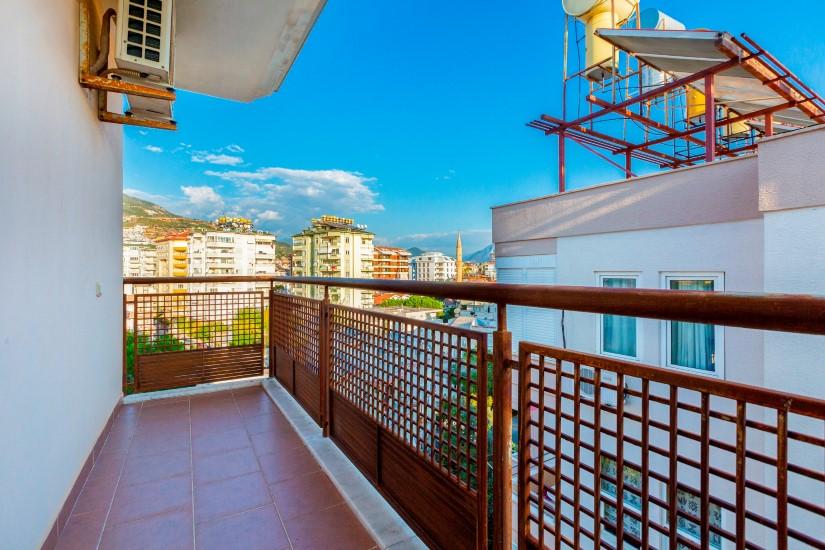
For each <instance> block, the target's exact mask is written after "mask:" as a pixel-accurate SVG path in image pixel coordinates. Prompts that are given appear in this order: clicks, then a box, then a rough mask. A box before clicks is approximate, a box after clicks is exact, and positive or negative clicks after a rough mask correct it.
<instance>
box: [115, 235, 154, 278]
mask: <svg viewBox="0 0 825 550" xmlns="http://www.w3.org/2000/svg"><path fill="white" fill-rule="evenodd" d="M156 249H157V247H156V246H155V244H154V243H152V242H147V241H126V240H124V241H123V276H124V277H154V276H155V275H157V272H158V256H157V250H156Z"/></svg>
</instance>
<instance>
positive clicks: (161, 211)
mask: <svg viewBox="0 0 825 550" xmlns="http://www.w3.org/2000/svg"><path fill="white" fill-rule="evenodd" d="M137 226H140V227H142V228H143V234H144V235H145V236H146V237H147V238H149V239H152V240H154V239H157V238H158V237H163V236H165V235H168V234H170V233H179V232H181V231H214V230H215V229H216V227H215V224H214V223H212V222H207V221H203V220H195V219H192V218H187V217H184V216H180V215H178V214H174V213H172V212H169V211H168V210H166V209H165V208H163V207H162V206H158V205H157V204H155V203H152V202H149V201H145V200H141V199H138V198H135V197H132V196H130V195H126V194H125V193H124V195H123V229H124V230H128V229H132V228H135V227H137Z"/></svg>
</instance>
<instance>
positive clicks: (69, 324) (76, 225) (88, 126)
mask: <svg viewBox="0 0 825 550" xmlns="http://www.w3.org/2000/svg"><path fill="white" fill-rule="evenodd" d="M13 12H14V13H13V19H9V20H7V21H6V24H4V25H3V32H2V33H0V50H2V51H3V52H5V54H6V55H4V56H3V58H2V61H0V72H2V74H3V82H4V85H3V87H2V89H0V128H1V129H2V130H0V217H1V218H2V220H3V226H4V227H5V228H6V232H5V236H4V238H3V239H2V240H0V263H2V269H0V283H1V284H0V289H2V296H1V297H0V441H2V442H3V444H2V451H0V487H2V491H0V541H2V542H0V546H3V547H4V548H21V549H22V548H27V549H28V548H39V547H40V545H41V544H42V543H43V541H44V539H45V537H46V536H47V534H48V532H49V529H50V528H51V526H52V523H53V522H54V520H55V519H56V517H57V514H58V512H59V510H60V508H61V506H62V504H63V502H64V500H65V498H66V497H67V495H68V493H69V490H70V488H71V486H72V484H73V483H74V481H75V478H76V476H77V475H78V473H79V472H80V469H81V467H82V465H83V463H84V461H85V459H86V458H87V456H88V455H89V452H90V451H91V450H92V446H93V444H94V442H95V440H96V439H97V437H98V435H99V434H100V432H101V430H102V429H103V427H104V425H105V423H106V420H107V418H108V417H109V415H110V413H111V412H112V410H113V408H114V407H115V405H116V403H117V401H118V399H119V398H120V395H121V389H120V380H121V346H122V332H121V324H122V322H121V316H122V313H121V303H122V298H121V252H122V250H121V225H122V221H121V215H122V214H121V193H122V130H121V128H119V127H116V126H113V125H105V124H102V123H99V122H98V121H97V118H96V109H95V103H94V97H95V96H94V95H93V94H92V93H90V92H87V91H85V90H83V89H82V88H80V86H79V85H78V83H77V66H78V61H77V57H78V2H77V0H30V1H27V2H17V3H15V9H14V10H13ZM98 284H99V285H100V290H101V291H102V294H101V296H99V297H97V296H96V285H98Z"/></svg>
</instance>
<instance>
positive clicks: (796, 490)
mask: <svg viewBox="0 0 825 550" xmlns="http://www.w3.org/2000/svg"><path fill="white" fill-rule="evenodd" d="M215 280H216V279H215V278H211V277H201V278H188V279H185V282H188V283H203V282H214V281H215ZM219 280H220V281H225V282H236V283H249V282H253V281H254V282H258V283H268V284H269V292H243V293H196V292H191V293H188V294H172V295H170V294H140V293H138V291H137V290H135V295H134V296H128V297H127V299H125V300H124V307H125V309H126V310H125V312H124V318H125V319H126V320H127V327H126V329H127V331H132V335H131V338H133V341H134V342H136V346H135V353H134V359H133V361H132V363H130V365H131V368H132V369H133V370H134V373H133V380H134V386H135V389H137V390H138V391H146V390H149V389H158V388H160V387H171V386H181V385H191V384H194V383H198V382H201V381H208V380H212V379H225V378H231V377H242V376H250V375H260V374H263V373H264V371H265V370H267V369H268V375H269V376H271V377H274V378H276V379H277V380H278V381H279V382H280V383H281V385H282V386H283V387H284V388H286V389H287V390H288V391H289V392H291V393H292V394H293V395H294V396H295V398H296V400H297V401H298V402H299V403H300V404H301V405H302V406H303V407H304V408H305V409H306V411H307V412H308V413H309V415H310V416H311V417H312V418H314V419H315V421H316V422H317V423H318V425H319V427H320V428H321V430H322V432H323V434H324V436H326V437H330V438H332V439H333V440H334V441H335V442H336V443H337V444H338V446H339V447H340V448H341V449H342V450H343V451H344V452H345V454H347V456H348V457H349V458H350V459H351V460H352V462H353V463H354V464H356V465H357V466H358V467H359V468H360V469H361V471H362V472H363V473H364V475H365V476H366V477H367V478H369V479H370V480H371V481H372V482H373V484H374V485H375V486H376V487H377V488H378V490H379V491H380V492H381V493H382V494H383V495H384V497H385V498H386V499H387V500H388V501H389V502H390V503H391V504H392V505H393V506H394V507H396V508H397V509H398V510H399V511H400V512H401V514H402V515H403V516H404V517H405V518H406V519H407V520H408V521H409V523H410V525H411V526H412V527H413V528H414V529H415V530H416V531H417V532H418V533H419V534H420V535H421V537H422V538H423V540H425V541H426V542H428V543H429V544H431V545H433V546H438V547H449V548H453V547H455V548H459V547H460V548H468V547H477V548H484V547H486V546H487V545H488V543H490V542H491V543H492V546H494V547H495V548H509V547H510V545H511V543H512V542H518V544H519V547H521V548H624V547H634V548H635V547H642V548H662V547H669V548H728V547H730V548H734V547H736V548H803V547H805V548H808V547H810V548H825V401H823V400H822V399H820V398H819V397H821V394H822V389H821V388H814V389H813V390H812V391H813V393H814V395H815V396H816V397H811V396H804V395H796V394H789V393H783V392H780V391H776V390H773V389H768V388H764V387H759V386H755V385H745V384H741V383H737V382H733V381H728V380H722V379H718V378H711V377H708V376H703V375H700V374H693V373H689V372H683V371H677V370H674V369H670V368H662V367H658V366H653V365H646V364H642V363H639V362H632V361H622V360H618V359H613V358H609V357H604V356H597V355H590V354H586V353H580V352H575V351H571V350H568V349H561V348H556V347H552V346H548V345H542V344H536V343H527V342H522V343H521V344H520V345H519V347H518V354H517V355H515V356H514V355H513V354H512V345H511V342H512V335H511V333H510V332H509V331H508V328H507V311H508V307H509V306H529V307H534V308H552V309H557V310H567V311H578V312H589V313H597V314H612V315H623V316H634V317H644V318H651V319H660V320H669V321H683V322H689V323H706V324H715V325H724V326H730V327H740V328H750V329H764V330H772V331H783V332H794V333H807V334H817V335H822V334H825V298H819V297H811V296H793V295H759V296H757V295H737V294H731V293H709V292H691V291H670V290H643V289H603V288H584V287H560V286H552V287H548V286H530V285H503V284H498V285H496V284H490V283H463V284H457V283H430V282H420V281H399V280H370V279H364V280H353V279H329V278H302V277H276V278H272V277H226V278H221V279H219ZM169 282H175V283H180V282H181V279H179V278H175V279H172V278H154V279H150V278H135V279H126V280H125V283H126V284H127V285H134V288H135V289H137V288H139V287H147V286H150V285H153V284H159V283H169ZM283 284H303V285H310V284H312V285H318V286H320V287H323V289H324V293H323V295H324V299H323V300H314V299H310V298H304V297H298V296H292V295H289V294H284V293H281V292H278V291H275V289H274V288H275V285H283ZM331 287H332V288H359V289H366V290H375V291H381V292H396V293H408V294H418V295H429V296H435V297H442V298H443V297H450V298H458V299H466V300H474V301H483V302H492V303H495V304H497V308H498V327H497V330H496V331H495V332H494V333H493V335H492V348H491V349H492V353H489V351H488V350H489V349H490V347H489V343H488V341H487V338H488V336H487V335H486V334H484V333H481V332H474V331H472V330H468V329H458V328H454V327H451V326H448V325H445V324H438V323H430V322H423V321H413V320H410V319H406V318H402V317H396V316H392V315H387V314H384V313H380V312H379V311H378V310H364V309H355V308H350V307H344V306H341V305H336V304H334V303H331V300H330V296H331V295H334V293H331V292H330V289H331ZM130 307H131V308H132V309H131V312H130V310H129V308H130ZM510 309H512V308H510ZM241 312H242V313H241ZM270 329H271V330H270ZM170 337H174V338H175V339H176V340H177V341H178V343H176V344H175V347H173V348H171V349H170V347H169V338H170ZM164 346H165V347H164ZM267 352H268V359H265V357H266V353H267ZM514 369H515V370H517V371H518V380H519V385H518V394H517V395H518V403H517V408H518V411H519V416H518V440H517V442H516V445H515V446H516V448H517V453H516V456H517V460H518V468H517V470H516V471H517V476H516V486H517V487H516V491H515V493H514V492H513V487H512V483H513V476H512V472H513V468H512V464H511V451H512V439H511V437H512V434H511V429H512V411H513V405H514V403H512V383H513V376H512V374H513V370H514ZM130 376H131V374H130ZM129 380H130V379H127V374H126V372H125V374H124V381H125V382H128V381H129ZM488 397H491V398H492V400H491V401H492V405H491V406H490V407H489V409H488V406H489V401H488ZM488 420H492V422H491V424H492V426H491V427H490V425H489V423H488ZM488 433H491V435H492V438H491V439H492V445H491V447H492V448H491V449H488V437H487V434H488ZM488 492H489V493H492V497H493V498H492V503H491V502H490V501H489V500H488V498H487V496H488ZM513 497H515V499H516V501H517V511H516V513H515V514H514V513H513V511H512V506H511V503H512V499H513ZM488 518H489V520H488ZM513 520H515V521H513ZM488 521H489V523H488Z"/></svg>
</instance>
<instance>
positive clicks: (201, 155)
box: [192, 151, 243, 166]
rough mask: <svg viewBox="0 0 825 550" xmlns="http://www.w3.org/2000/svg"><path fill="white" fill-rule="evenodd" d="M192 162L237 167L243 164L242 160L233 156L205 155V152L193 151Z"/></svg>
mask: <svg viewBox="0 0 825 550" xmlns="http://www.w3.org/2000/svg"><path fill="white" fill-rule="evenodd" d="M192 162H198V163H208V164H220V165H224V166H237V165H239V164H242V163H243V158H241V157H237V156H234V155H224V154H215V153H207V152H206V151H195V152H193V153H192Z"/></svg>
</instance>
